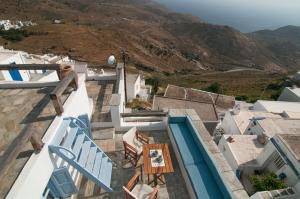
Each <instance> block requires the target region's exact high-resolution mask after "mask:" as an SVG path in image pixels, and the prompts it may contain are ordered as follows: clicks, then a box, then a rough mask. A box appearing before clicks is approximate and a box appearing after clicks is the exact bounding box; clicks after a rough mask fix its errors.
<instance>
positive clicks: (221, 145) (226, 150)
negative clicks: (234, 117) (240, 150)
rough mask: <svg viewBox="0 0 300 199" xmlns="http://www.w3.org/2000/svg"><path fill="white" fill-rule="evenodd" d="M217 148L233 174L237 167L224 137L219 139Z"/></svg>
mask: <svg viewBox="0 0 300 199" xmlns="http://www.w3.org/2000/svg"><path fill="white" fill-rule="evenodd" d="M218 148H219V150H220V151H221V152H222V154H223V155H224V157H225V159H226V160H227V162H228V163H229V165H230V167H231V168H232V170H233V171H234V172H235V171H236V170H237V169H238V167H239V165H238V163H237V161H236V159H235V157H234V154H233V153H232V150H231V148H230V147H229V145H228V144H227V140H226V139H225V137H224V136H222V138H221V139H220V141H219V144H218Z"/></svg>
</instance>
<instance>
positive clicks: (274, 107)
mask: <svg viewBox="0 0 300 199" xmlns="http://www.w3.org/2000/svg"><path fill="white" fill-rule="evenodd" d="M253 109H254V110H255V111H267V112H270V113H277V114H280V113H283V112H284V111H288V112H297V113H299V112H300V103H299V102H284V101H267V100H258V101H257V102H256V103H255V104H254V106H253Z"/></svg>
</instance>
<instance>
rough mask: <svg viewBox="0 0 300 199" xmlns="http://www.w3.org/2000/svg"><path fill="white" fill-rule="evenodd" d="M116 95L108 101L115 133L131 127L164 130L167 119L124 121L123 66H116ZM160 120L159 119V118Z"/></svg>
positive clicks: (120, 64)
mask: <svg viewBox="0 0 300 199" xmlns="http://www.w3.org/2000/svg"><path fill="white" fill-rule="evenodd" d="M116 84H117V85H116V87H117V93H116V94H113V95H112V97H111V101H110V112H111V118H112V125H113V127H114V128H115V129H116V130H117V131H127V130H129V129H130V128H132V127H137V129H139V130H165V129H166V125H167V122H166V121H167V117H164V118H162V120H161V121H149V122H143V121H131V122H130V121H124V119H123V118H122V117H121V113H124V110H125V105H126V104H125V83H124V65H123V64H122V63H119V64H118V65H117V83H116ZM135 119H136V118H134V117H132V118H127V120H135ZM160 119H161V118H160Z"/></svg>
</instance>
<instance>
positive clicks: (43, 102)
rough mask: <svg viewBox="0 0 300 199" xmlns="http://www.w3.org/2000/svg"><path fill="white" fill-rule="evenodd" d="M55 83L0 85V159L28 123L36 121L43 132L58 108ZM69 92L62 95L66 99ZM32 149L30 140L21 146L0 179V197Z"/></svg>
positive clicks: (40, 131)
mask: <svg viewBox="0 0 300 199" xmlns="http://www.w3.org/2000/svg"><path fill="white" fill-rule="evenodd" d="M53 89H54V87H44V88H27V89H22V88H20V89H0V96H1V97H0V159H1V158H2V155H3V154H4V152H5V151H6V150H7V149H8V147H9V146H10V145H11V143H12V142H13V140H14V139H18V138H17V137H18V135H19V134H20V133H21V132H22V131H23V129H24V128H25V126H27V125H28V124H31V123H33V125H34V127H35V129H36V132H37V133H38V135H39V136H40V137H42V136H43V135H44V133H45V132H46V130H47V128H48V127H49V126H50V124H51V122H52V120H53V119H54V118H55V116H56V112H55V110H54V107H53V105H52V102H51V100H50V97H49V93H50V92H51V91H52V90H53ZM69 94H70V93H65V94H63V95H62V102H63V103H64V102H65V101H66V99H67V98H68V96H69ZM32 153H33V148H32V145H31V144H30V142H27V143H26V144H25V146H24V147H23V148H22V151H21V152H20V153H19V155H18V157H17V158H16V160H15V161H14V162H13V163H12V164H11V165H10V169H9V170H8V172H7V173H6V174H5V180H3V182H1V183H0V198H4V197H5V195H6V194H7V193H8V191H9V189H10V188H11V186H12V185H13V183H14V181H15V180H16V178H17V177H18V175H19V173H20V172H21V170H22V169H23V167H24V165H25V164H26V162H27V160H28V159H29V157H30V156H31V155H32Z"/></svg>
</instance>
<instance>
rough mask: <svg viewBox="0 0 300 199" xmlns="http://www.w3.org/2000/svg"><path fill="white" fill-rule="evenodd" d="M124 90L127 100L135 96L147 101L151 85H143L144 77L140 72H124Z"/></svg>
mask: <svg viewBox="0 0 300 199" xmlns="http://www.w3.org/2000/svg"><path fill="white" fill-rule="evenodd" d="M126 91H127V101H128V102H129V101H131V100H133V99H136V98H138V99H141V100H144V101H147V100H148V98H149V96H150V93H151V86H148V85H145V79H144V78H143V75H141V74H126Z"/></svg>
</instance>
